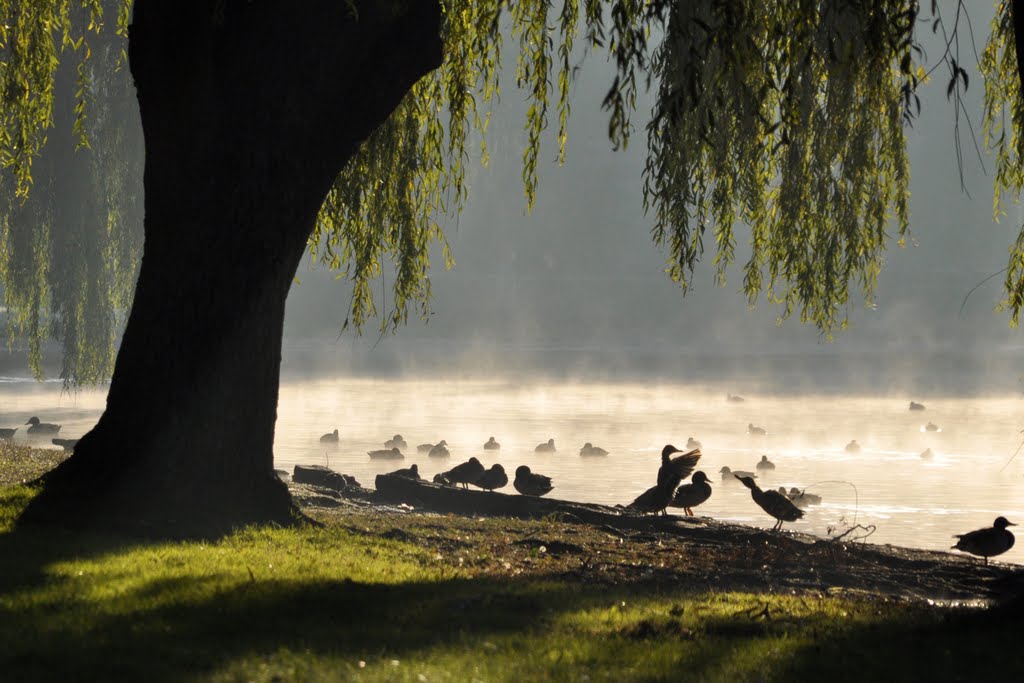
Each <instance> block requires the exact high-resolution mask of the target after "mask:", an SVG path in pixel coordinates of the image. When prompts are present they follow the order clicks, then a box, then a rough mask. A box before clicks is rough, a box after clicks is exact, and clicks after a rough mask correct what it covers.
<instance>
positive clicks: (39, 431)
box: [0, 416, 78, 451]
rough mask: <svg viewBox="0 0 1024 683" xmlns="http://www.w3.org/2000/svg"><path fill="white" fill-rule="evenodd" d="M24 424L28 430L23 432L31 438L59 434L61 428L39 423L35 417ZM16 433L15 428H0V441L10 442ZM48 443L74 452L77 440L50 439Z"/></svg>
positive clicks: (55, 425)
mask: <svg viewBox="0 0 1024 683" xmlns="http://www.w3.org/2000/svg"><path fill="white" fill-rule="evenodd" d="M25 424H26V425H28V429H26V430H25V432H26V433H27V434H28V435H29V436H32V437H37V436H42V437H46V436H52V435H53V434H57V433H59V432H60V428H61V425H58V424H53V423H52V422H42V421H40V419H39V418H38V417H35V416H33V417H30V418H29V420H28V422H26V423H25ZM17 431H18V428H17V427H14V428H13V429H11V428H0V440H2V441H10V440H12V439H13V438H14V434H15V432H17ZM50 441H51V442H52V443H53V444H54V445H55V446H60V447H61V448H63V449H64V450H66V451H72V450H74V449H75V444H77V443H78V439H59V438H56V437H54V438H51V439H50Z"/></svg>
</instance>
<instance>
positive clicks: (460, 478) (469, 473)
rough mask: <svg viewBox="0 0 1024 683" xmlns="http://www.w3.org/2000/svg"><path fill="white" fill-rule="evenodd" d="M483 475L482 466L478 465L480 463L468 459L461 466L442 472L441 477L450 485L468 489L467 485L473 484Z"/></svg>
mask: <svg viewBox="0 0 1024 683" xmlns="http://www.w3.org/2000/svg"><path fill="white" fill-rule="evenodd" d="M483 473H484V466H483V465H481V464H480V461H479V460H477V459H476V458H470V459H469V460H468V461H466V462H464V463H462V464H461V465H456V466H455V467H453V468H451V469H450V470H448V471H447V472H442V473H441V475H442V476H443V477H444V478H445V479H447V480H448V481H450V482H451V483H453V484H462V487H463V488H467V489H468V488H469V485H470V484H475V483H476V482H477V479H479V478H480V475H482V474H483Z"/></svg>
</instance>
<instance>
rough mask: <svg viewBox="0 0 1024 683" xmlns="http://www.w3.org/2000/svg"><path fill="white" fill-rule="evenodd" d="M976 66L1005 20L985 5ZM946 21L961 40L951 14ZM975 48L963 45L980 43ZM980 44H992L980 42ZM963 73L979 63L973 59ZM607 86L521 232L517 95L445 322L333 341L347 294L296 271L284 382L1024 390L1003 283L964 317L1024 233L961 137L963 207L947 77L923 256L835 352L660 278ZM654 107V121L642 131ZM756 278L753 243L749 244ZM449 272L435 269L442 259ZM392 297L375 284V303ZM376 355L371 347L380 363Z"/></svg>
mask: <svg viewBox="0 0 1024 683" xmlns="http://www.w3.org/2000/svg"><path fill="white" fill-rule="evenodd" d="M971 12H972V20H973V22H974V26H975V28H976V30H977V32H978V34H979V35H978V40H979V50H980V48H981V46H982V44H983V40H984V37H985V36H986V35H987V31H988V21H989V19H990V18H991V12H992V10H991V7H988V6H986V4H985V3H975V4H972V5H971ZM945 16H946V18H947V19H949V20H951V19H952V16H953V15H952V13H951V12H947V13H946V15H945ZM962 30H964V34H963V35H965V36H966V28H964V29H962ZM983 32H984V35H982V33H983ZM920 34H921V39H922V41H923V44H924V46H925V48H926V50H927V52H928V56H929V58H931V59H936V58H937V57H938V56H939V52H940V46H939V45H938V44H937V43H936V39H935V37H934V36H932V34H931V31H930V27H929V26H923V27H922V29H921V31H920ZM962 45H963V46H964V50H963V53H964V54H965V55H966V54H969V51H970V47H969V45H968V44H967V43H966V41H963V42H962ZM973 61H974V60H973V58H970V59H965V60H964V62H965V64H966V65H967V66H968V70H969V72H970V75H971V80H970V83H971V87H970V89H969V91H968V93H967V102H968V109H969V110H970V111H971V112H972V114H973V124H974V127H975V132H976V134H977V136H978V139H979V143H980V136H981V132H980V117H979V116H978V113H979V112H980V101H981V96H982V94H983V87H982V84H981V79H980V76H979V75H978V74H977V72H976V69H975V68H974V64H973ZM609 73H610V67H608V66H607V65H606V64H605V63H604V58H603V57H602V56H600V55H594V56H592V58H591V59H590V60H589V61H587V62H586V63H585V68H583V69H582V70H581V72H580V74H579V78H578V80H577V82H576V85H575V91H574V93H573V109H572V118H571V121H570V128H569V140H568V148H567V159H568V161H567V163H566V165H565V166H564V167H558V166H557V164H556V163H555V154H556V148H555V146H554V144H551V145H549V146H548V148H547V149H546V150H545V151H544V153H543V154H542V164H541V166H540V186H539V191H538V199H537V204H536V208H535V209H534V211H533V212H532V214H530V215H527V214H526V212H525V200H524V198H523V191H522V183H521V180H520V173H521V154H522V149H523V147H524V135H523V134H522V133H521V121H522V109H523V107H522V106H521V105H522V102H523V100H524V98H523V96H522V95H521V94H520V93H519V92H518V91H517V90H515V89H514V87H513V83H514V81H513V79H512V78H505V79H504V81H503V82H504V84H505V85H504V87H505V92H504V95H503V98H502V102H501V103H500V105H498V106H497V107H496V108H495V116H494V120H493V122H492V128H491V131H490V132H489V135H488V142H489V145H490V149H491V153H492V163H491V165H490V168H488V169H483V168H481V167H480V165H479V164H475V165H474V166H473V167H472V169H471V175H470V179H469V184H470V199H469V202H468V205H467V207H466V210H465V212H464V213H463V214H462V215H461V217H459V219H458V220H457V221H453V222H452V224H450V225H449V226H448V228H447V234H448V238H449V240H450V243H451V247H452V249H453V252H454V256H455V259H456V261H457V266H456V268H455V269H454V270H452V271H445V270H444V269H443V268H442V267H435V269H434V270H433V271H432V281H433V287H434V293H435V300H434V305H433V308H434V314H433V315H432V316H431V318H430V320H429V323H427V324H424V323H422V322H420V321H418V320H413V321H411V322H410V323H409V324H408V325H407V326H406V327H404V328H402V329H400V330H399V331H398V333H397V334H396V335H391V334H389V335H386V336H385V337H384V338H383V339H382V340H381V341H380V343H377V341H378V335H377V331H376V329H375V328H372V329H368V330H367V331H366V333H365V335H364V336H363V337H362V338H358V337H356V336H355V335H353V334H351V333H346V334H345V335H344V336H342V337H340V338H337V332H338V329H339V322H340V321H341V320H343V319H344V318H345V315H346V307H347V305H348V289H347V287H345V286H344V283H343V282H339V281H336V280H335V279H334V277H335V276H334V274H333V273H329V272H320V271H310V270H309V268H308V267H307V266H306V265H304V266H302V267H300V270H299V273H298V277H299V279H300V280H301V284H300V285H298V286H296V287H294V288H293V290H292V293H291V296H290V298H289V301H288V317H287V327H286V333H285V338H286V352H285V358H284V372H285V373H286V375H304V374H309V373H312V374H318V375H330V374H334V373H344V374H373V375H380V374H388V375H392V374H401V373H414V374H424V373H426V374H434V373H438V374H442V375H445V376H451V375H453V374H457V375H480V374H482V375H484V376H504V375H510V374H511V375H535V374H539V375H552V376H556V377H573V378H580V379H587V378H590V379H614V378H641V379H650V380H651V381H655V380H663V381H672V382H718V381H726V382H735V386H736V389H735V390H736V391H742V390H745V389H747V390H750V389H758V390H775V391H792V390H799V391H804V390H808V389H813V390H815V391H857V392H875V391H881V392H900V391H917V392H925V393H987V392H998V393H1001V392H1005V391H1014V392H1015V391H1019V390H1021V389H1022V388H1024V383H1022V381H1021V376H1020V375H1021V373H1020V372H1019V371H1018V364H1017V358H1018V357H1019V355H1018V352H1019V350H1020V349H1019V347H1020V345H1021V339H1020V337H1019V335H1018V334H1017V333H1016V331H1014V330H1011V329H1009V326H1008V317H1007V316H1006V315H1005V314H1002V313H996V312H994V308H995V307H996V305H997V304H998V302H999V300H1000V298H1001V283H1002V277H1001V276H997V277H996V278H993V279H992V280H991V281H990V282H988V283H987V284H985V285H983V286H982V287H980V288H979V289H978V290H977V291H976V292H974V294H973V295H972V296H971V298H970V299H969V301H968V303H967V306H966V307H965V309H964V311H963V314H962V315H958V311H959V309H960V305H961V301H962V300H963V298H964V296H965V295H966V294H967V292H968V291H969V290H970V289H971V288H972V287H974V286H975V285H976V284H978V283H979V282H980V281H981V280H983V279H984V278H986V277H988V276H989V275H991V274H993V273H995V272H996V271H998V270H999V269H1001V268H1003V267H1005V265H1006V262H1007V255H1008V254H1007V248H1008V246H1009V245H1010V244H1011V243H1012V241H1013V239H1014V238H1015V236H1016V233H1017V229H1018V226H1019V225H1020V214H1019V212H1018V209H1017V207H1016V206H1011V207H1009V213H1010V215H1009V217H1008V218H1007V219H1006V220H1004V221H1003V222H1002V223H1001V224H996V223H995V222H994V221H993V219H992V172H993V168H992V163H991V160H990V159H985V162H984V164H985V165H984V166H983V165H982V164H981V163H980V162H979V161H978V159H977V157H976V156H974V154H973V143H972V142H971V140H970V137H969V135H970V133H969V130H968V128H967V126H964V125H961V128H962V129H963V132H962V135H963V137H962V141H963V144H964V149H965V160H966V161H965V166H964V169H963V173H964V182H965V185H966V190H967V191H966V192H964V191H963V190H962V189H961V185H960V176H959V171H958V169H957V164H956V157H955V153H954V147H953V135H954V130H953V124H954V121H953V114H954V111H953V106H952V104H951V103H949V102H947V100H946V97H945V86H946V83H947V79H948V76H947V75H946V74H945V73H943V69H939V70H938V71H937V72H936V75H935V77H934V79H933V81H932V82H931V83H930V84H929V85H928V86H925V87H924V88H923V92H922V93H921V97H922V106H923V111H922V114H921V116H920V118H919V119H918V121H917V122H916V123H915V125H914V127H913V128H912V129H910V130H908V132H907V134H908V143H909V152H910V158H911V164H912V165H911V178H912V181H911V190H912V198H911V229H912V231H913V235H912V238H911V239H910V240H909V242H910V246H908V247H906V248H904V249H900V248H898V247H897V246H896V244H895V240H893V242H892V245H891V249H890V251H889V252H888V254H887V263H886V267H885V269H884V270H883V272H882V275H881V277H880V279H879V288H878V296H877V309H875V310H869V309H867V308H865V307H864V304H863V301H862V300H854V302H853V303H852V305H851V322H852V328H851V329H849V330H847V331H846V332H844V333H840V334H838V335H837V341H836V342H834V343H828V342H826V341H824V340H823V339H822V337H821V335H820V334H819V332H818V331H817V330H816V329H815V328H814V327H810V326H806V325H801V324H800V323H799V321H798V320H789V321H787V322H785V323H783V324H782V325H781V326H778V325H777V324H776V318H777V316H778V314H779V309H778V307H775V306H772V305H769V304H768V303H766V302H765V301H763V300H762V301H760V302H759V303H758V304H757V306H756V308H755V309H753V310H750V309H749V308H748V305H747V302H746V299H745V297H744V296H743V295H742V294H741V293H740V292H739V288H740V285H741V282H742V275H741V273H740V272H739V270H738V269H735V268H734V269H733V270H732V272H731V276H730V277H729V279H728V282H727V284H726V286H725V287H724V288H719V287H718V286H716V285H715V283H714V281H713V271H712V267H711V265H710V261H711V257H712V256H713V255H712V254H708V255H707V256H706V258H705V263H704V264H702V265H701V266H700V267H699V269H698V274H697V278H696V285H695V287H694V291H692V292H691V293H690V294H688V295H687V296H686V297H683V296H682V294H681V292H680V290H679V289H678V288H677V287H676V286H675V285H674V284H673V283H672V282H671V281H670V280H669V279H668V277H667V276H666V275H665V274H664V273H663V272H662V268H663V267H664V254H662V253H659V252H658V251H657V250H656V249H655V247H654V246H653V243H652V242H651V239H650V235H649V228H650V221H649V220H648V219H647V218H646V217H645V216H644V215H643V211H642V206H641V172H642V168H643V163H644V158H645V155H646V139H645V132H644V129H643V123H644V117H643V116H642V115H641V116H639V117H638V118H637V120H636V121H635V123H636V131H635V133H634V137H633V142H632V144H631V145H630V147H629V149H628V150H627V151H626V152H613V151H612V150H611V148H610V144H609V142H608V139H607V117H606V115H605V113H604V112H602V111H601V109H600V102H601V99H602V97H603V95H604V93H605V91H606V89H607V86H608V83H609V78H610V76H609ZM648 102H649V101H644V102H641V104H640V109H641V111H646V110H647V108H648ZM738 236H739V238H738V242H739V246H738V249H737V261H738V262H740V263H743V262H744V260H745V251H746V242H747V238H748V237H749V232H748V231H741V232H739V233H738ZM433 262H434V263H435V264H439V263H442V260H441V258H440V255H439V254H438V255H437V257H436V258H434V259H433ZM379 287H380V283H378V288H377V291H380V289H379ZM375 344H376V346H375Z"/></svg>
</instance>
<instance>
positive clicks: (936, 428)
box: [29, 422, 942, 432]
mask: <svg viewBox="0 0 1024 683" xmlns="http://www.w3.org/2000/svg"><path fill="white" fill-rule="evenodd" d="M29 431H31V430H29ZM924 431H926V432H941V431H942V430H941V429H939V425H937V424H935V423H934V422H929V423H928V424H926V425H925V426H924Z"/></svg>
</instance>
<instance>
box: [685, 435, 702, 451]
mask: <svg viewBox="0 0 1024 683" xmlns="http://www.w3.org/2000/svg"><path fill="white" fill-rule="evenodd" d="M702 447H703V446H702V445H701V443H700V441H697V439H695V438H693V437H692V436H690V437H687V439H686V450H688V451H692V450H693V449H694V448H702Z"/></svg>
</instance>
